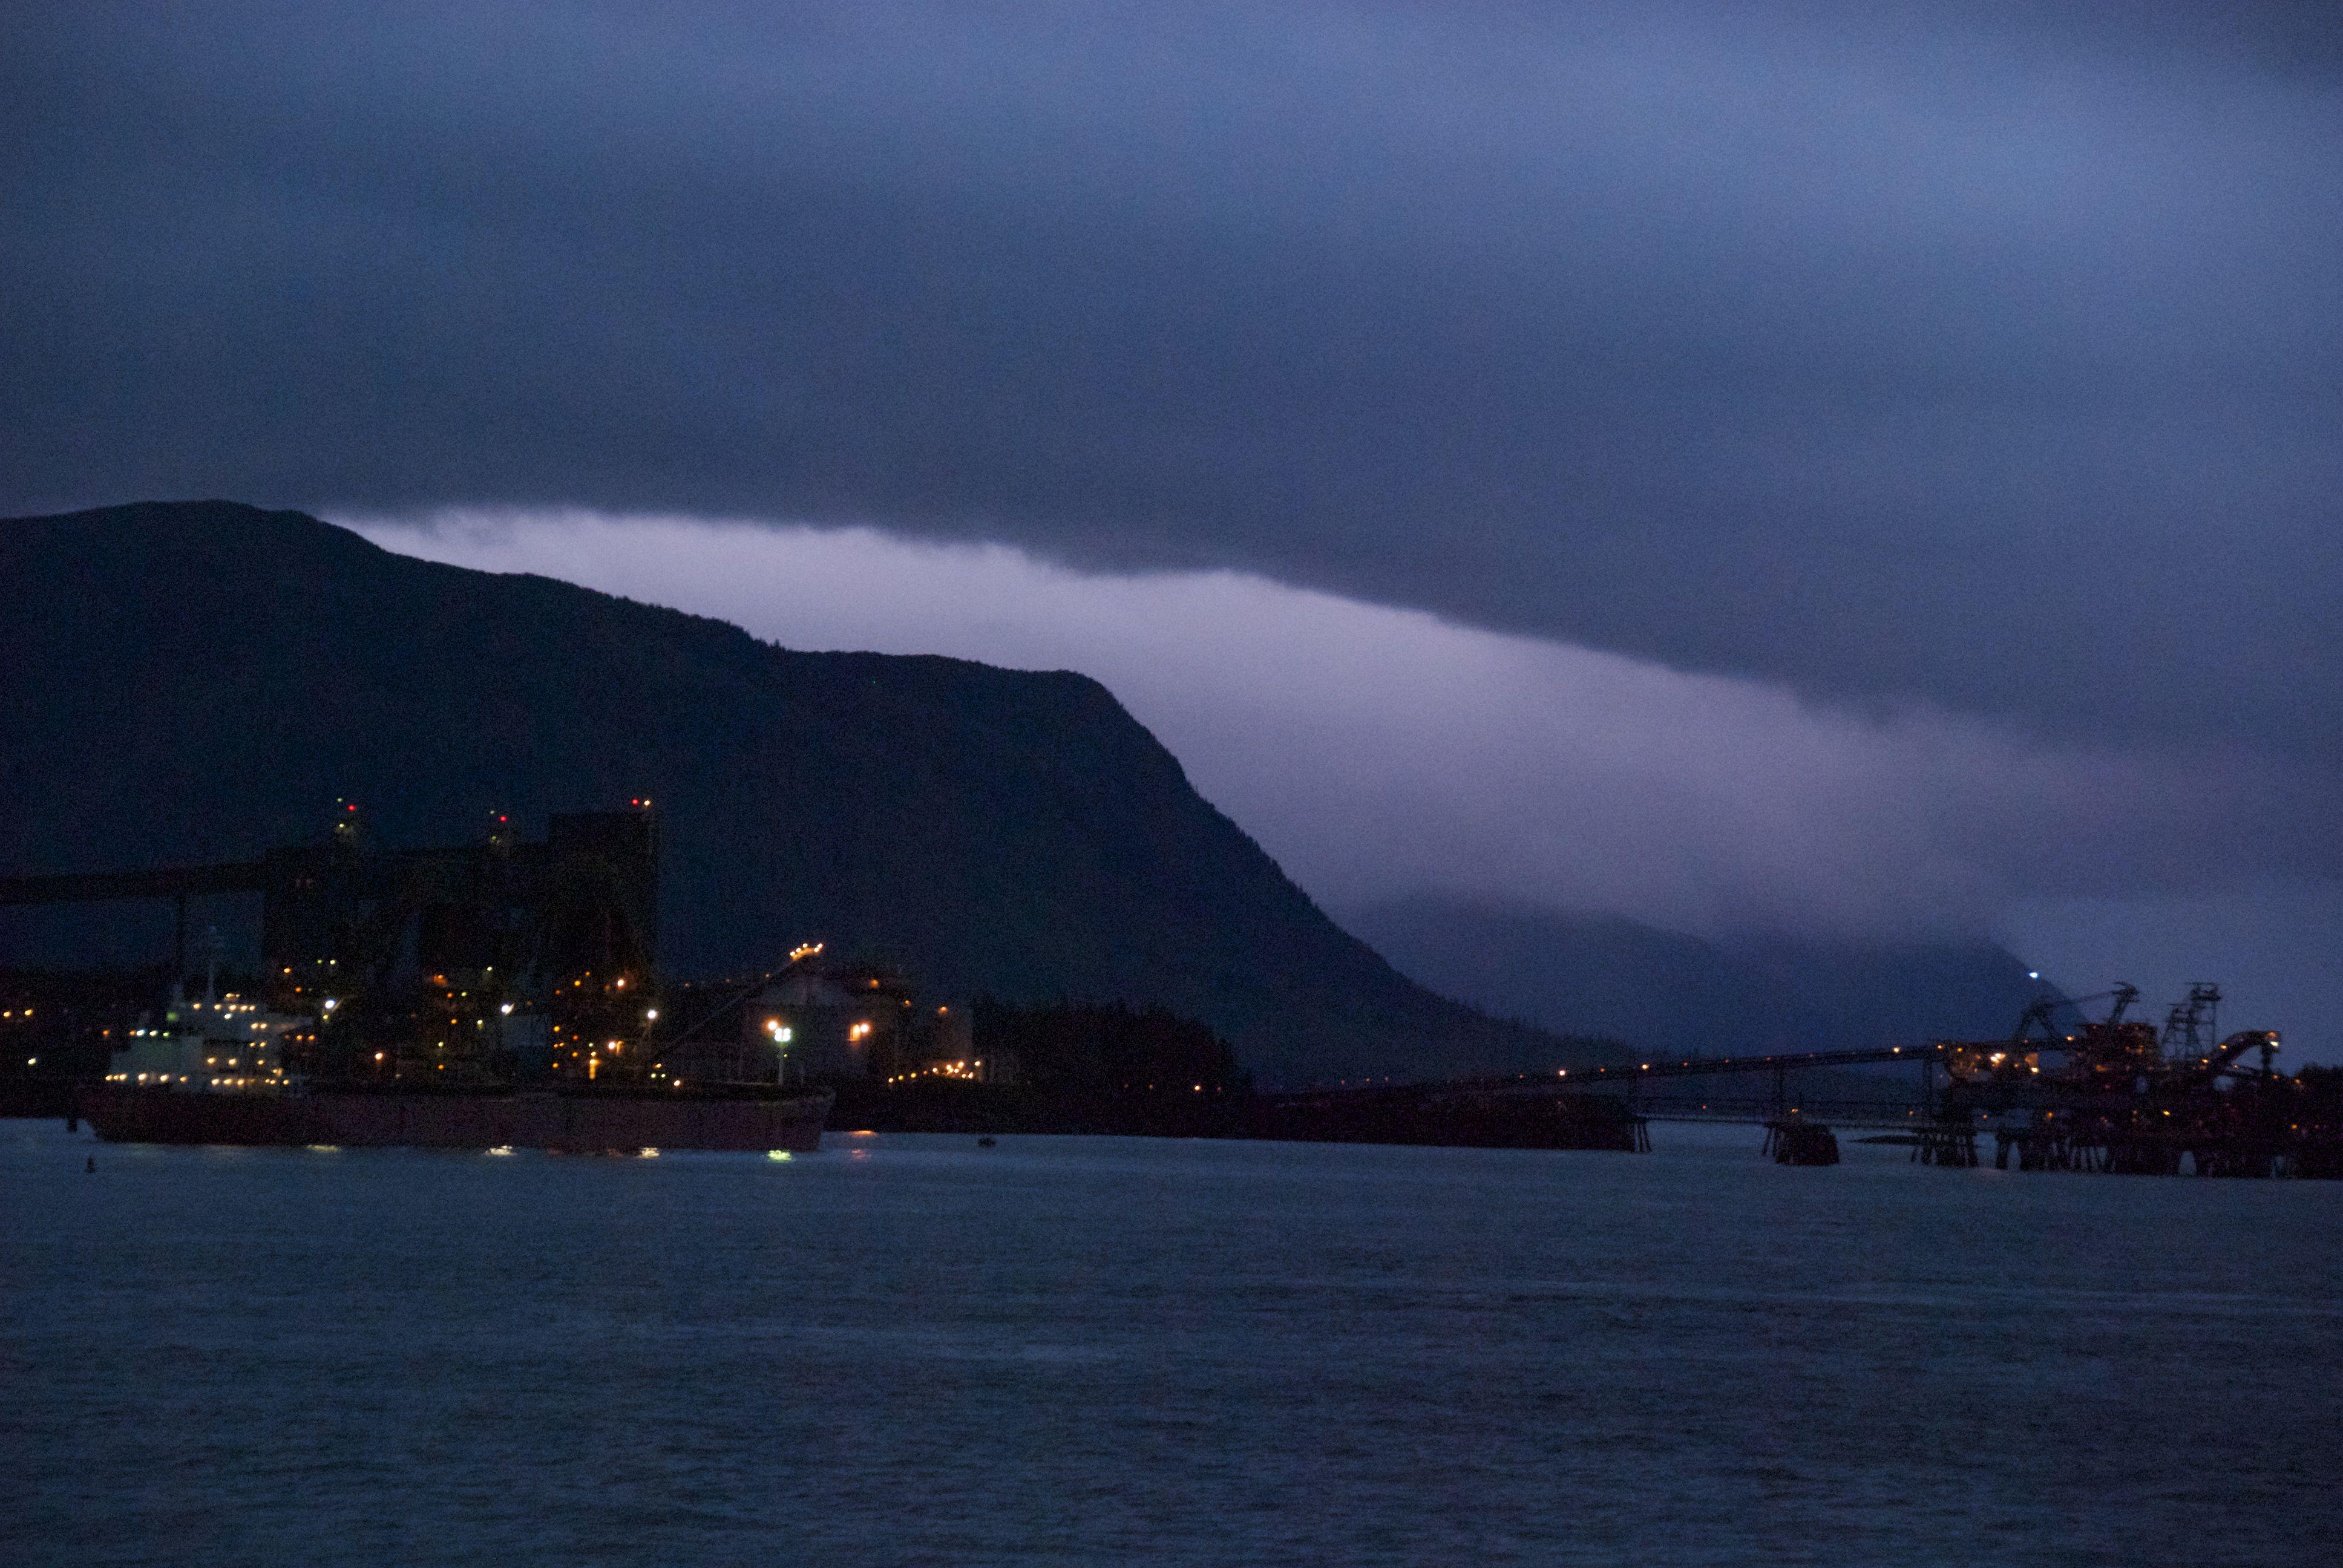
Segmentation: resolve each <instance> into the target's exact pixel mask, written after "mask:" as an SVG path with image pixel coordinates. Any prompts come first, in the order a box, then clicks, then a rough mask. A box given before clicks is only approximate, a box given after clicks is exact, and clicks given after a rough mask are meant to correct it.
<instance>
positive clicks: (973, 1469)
mask: <svg viewBox="0 0 2343 1568" xmlns="http://www.w3.org/2000/svg"><path fill="white" fill-rule="evenodd" d="M1654 1131H1655V1140H1656V1141H1657V1144H1658V1148H1657V1150H1656V1151H1655V1152H1654V1153H1653V1154H1652V1155H1649V1156H1641V1157H1639V1156H1634V1155H1620V1154H1541V1153H1531V1152H1519V1151H1439V1150H1404V1149H1362V1148H1344V1147H1334V1146H1306V1145H1270V1144H1232V1143H1210V1142H1159V1141H1124V1140H1112V1139H1079V1140H1042V1139H1018V1138H1008V1139H1003V1140H1002V1141H1001V1146H1000V1147H999V1148H997V1149H991V1150H980V1149H978V1148H977V1147H976V1146H975V1144H974V1141H973V1140H972V1139H944V1138H925V1139H922V1138H903V1137H890V1136H881V1137H876V1138H857V1139H853V1140H851V1141H848V1140H844V1139H839V1140H834V1141H833V1147H832V1148H831V1149H830V1150H829V1151H825V1152H824V1153H822V1154H820V1155H815V1156H810V1157H801V1158H799V1159H796V1160H792V1161H771V1160H769V1159H767V1158H766V1157H765V1156H764V1155H763V1154H761V1153H759V1154H749V1155H738V1156H735V1155H715V1154H699V1153H691V1152H688V1151H672V1150H670V1151H665V1152H664V1154H663V1156H662V1157H661V1158H660V1159H658V1160H656V1161H651V1160H641V1159H628V1160H581V1159H563V1158H556V1157H549V1156H546V1155H542V1154H533V1153H531V1152H529V1151H520V1152H518V1153H517V1154H514V1155H513V1156H511V1157H509V1158H499V1159H489V1158H487V1157H485V1156H482V1155H458V1154H442V1153H425V1152H407V1151H360V1150H352V1151H341V1152H339V1153H336V1154H330V1155H329V1154H324V1153H317V1152H311V1151H208V1150H166V1149H128V1148H111V1147H106V1146H96V1158H97V1162H98V1172H97V1174H96V1175H95V1176H90V1175H85V1174H84V1173H83V1169H82V1165H83V1161H84V1158H85V1156H86V1155H87V1154H89V1153H90V1152H91V1151H92V1146H91V1145H90V1144H89V1143H88V1142H87V1141H86V1140H85V1139H69V1138H67V1137H66V1136H65V1134H64V1133H63V1131H61V1130H60V1129H58V1128H57V1127H56V1126H55V1124H54V1123H25V1122H5V1123H0V1172H5V1200H6V1201H5V1206H0V1292H5V1305H6V1309H7V1310H6V1314H5V1330H0V1334H4V1335H5V1338H0V1353H5V1378H4V1379H0V1384H5V1391H6V1396H7V1397H6V1399H5V1403H0V1443H5V1452H6V1453H7V1454H8V1455H10V1456H11V1457H10V1460H9V1462H7V1463H6V1464H5V1465H0V1521H5V1522H6V1529H5V1535H7V1536H8V1537H10V1538H12V1539H13V1540H14V1541H15V1543H18V1545H19V1546H20V1547H23V1548H24V1549H23V1550H18V1551H15V1553H14V1556H13V1558H12V1560H14V1561H25V1562H33V1563H52V1562H53V1563H75V1564H85V1563H127V1562H154V1563H256V1562H328V1561H330V1562H395V1561H429V1562H435V1563H497V1564H516V1563H518V1564H528V1563H575V1562H580V1561H588V1560H590V1561H596V1562H606V1563H669V1562H678V1563H698V1562H709V1563H729V1562H736V1561H740V1562H746V1561H752V1560H753V1561H780V1562H788V1561H794V1560H800V1559H815V1558H828V1557H831V1556H845V1555H847V1554H849V1553H850V1554H851V1555H852V1557H853V1559H854V1560H856V1561H858V1562H862V1563H893V1562H905V1563H930V1562H931V1563H981V1562H1008V1561H1015V1562H1037V1563H1091V1562H1097V1561H1100V1560H1101V1559H1136V1558H1144V1559H1146V1560H1148V1561H1151V1562H1161V1563H1248V1562H1260V1563H1317V1562H1330V1563H1374V1562H1394V1563H1397V1562H1406V1563H1453V1562H1458V1561H1461V1560H1465V1559H1479V1560H1483V1561H1499V1562H1503V1561H1524V1562H1549V1561H1554V1560H1557V1559H1572V1558H1575V1559H1581V1560H1587V1561H1602V1562H1642V1563H1747V1562H1753V1561H1765V1562H1801V1561H1813V1562H1829V1563H1849V1562H1897V1563H1906V1562H1909V1563H1935V1562H1942V1563H1972V1562H1985V1561H1991V1562H1995V1563H2034V1562H2049V1561H2057V1562H2061V1563H2096V1562H2104V1563H2163V1562H2170V1563H2191V1564H2205V1563H2262V1562H2271V1561H2287V1562H2301V1563H2311V1562H2322V1561H2328V1562H2331V1561H2343V1523H2338V1513H2337V1511H2335V1510H2334V1509H2333V1508H2332V1505H2331V1502H2330V1493H2329V1492H2328V1488H2329V1486H2330V1485H2331V1483H2333V1481H2334V1479H2335V1478H2336V1475H2337V1473H2338V1462H2343V1459H2339V1458H2338V1456H2343V1400H2338V1397H2337V1396H2338V1388H2343V1374H2338V1366H2337V1353H2336V1350H2335V1347H2336V1345H2337V1343H2338V1331H2343V1304H2338V1303H2343V1186H2338V1185H2335V1184H2329V1183H2316V1182H2299V1183H2278V1182H2271V1183H2231V1182H2217V1181H2193V1180H2166V1181H2157V1180H2150V1179H2136V1178H2115V1177H2077V1176H2041V1175H2027V1176H2023V1177H2020V1176H2017V1175H2016V1174H2014V1173H2007V1172H1996V1171H1990V1170H1987V1171H1940V1170H1935V1169H1930V1168H1925V1167H1915V1166H1912V1165H1910V1164H1908V1163H1907V1162H1906V1152H1905V1151H1903V1150H1901V1149H1895V1148H1876V1147H1866V1146H1863V1145H1858V1144H1854V1143H1852V1142H1849V1143H1848V1144H1847V1146H1846V1152H1847V1156H1848V1161H1847V1163H1846V1164H1845V1165H1842V1166H1840V1167H1837V1168H1835V1169H1832V1170H1825V1171H1793V1170H1786V1169H1783V1168H1779V1167H1775V1166H1773V1165H1770V1164H1768V1163H1765V1161H1762V1160H1760V1159H1759V1157H1758V1154H1757V1141H1758V1137H1759V1134H1758V1133H1757V1132H1756V1131H1755V1130H1752V1129H1737V1128H1697V1127H1693V1128H1687V1127H1677V1126H1670V1125H1665V1124H1664V1125H1662V1126H1660V1127H1658V1128H1656V1129H1655V1130H1654ZM25 1543H29V1546H26V1545H25Z"/></svg>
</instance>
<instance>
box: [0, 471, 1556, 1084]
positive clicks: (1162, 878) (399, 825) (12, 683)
mask: <svg viewBox="0 0 2343 1568" xmlns="http://www.w3.org/2000/svg"><path fill="white" fill-rule="evenodd" d="M0 582H5V585H6V591H5V593H0V648H5V650H6V651H5V663H0V670H5V674H0V872H32V871H61V870H75V869H116V868H134V867H138V866H144V865H153V864H169V863H177V862H186V861H198V860H211V859H239V858H244V857H248V856H252V855H254V854H256V852H258V851H259V850H261V849H264V848H266V847H267V846H270V845H274V844H278V843H285V842H291V841H294V840H296V839H301V838H304V837H307V836H310V835H313V834H314V833H315V832H316V831H317V829H318V828H319V826H320V824H321V823H322V822H323V821H324V819H325V817H326V814H327V809H328V808H329V806H330V803H331V802H332V801H333V799H335V798H336V797H337V796H347V797H350V798H352V799H358V800H362V801H364V802H366V803H367V807H368V810H369V820H370V822H371V824H372V825H373V826H372V830H373V832H374V833H375V835H376V837H377V840H378V841H380V842H384V843H387V844H390V845H418V844H432V843H451V842H462V841H466V840H468V839H472V838H473V837H475V836H476V835H477V834H478V832H479V831H480V830H482V829H484V828H485V826H486V824H487V822H488V819H489V816H490V814H491V813H492V812H498V811H502V812H508V813H512V814H513V815H514V819H515V821H516V823H518V824H520V825H523V826H528V825H529V824H530V823H532V821H533V820H537V819H541V814H542V813H544V812H547V811H548V810H564V809H599V808H607V807H610V806H613V805H617V804H618V803H621V802H623V801H625V800H627V799H629V798H631V797H634V796H639V795H649V796H650V797H651V798H652V799H655V800H656V801H657V802H658V805H659V811H660V814H661V823H662V834H663V838H664V842H665V847H666V859H665V870H664V881H663V885H662V895H661V896H662V903H663V910H662V920H663V928H664V929H663V941H662V947H663V950H664V957H665V960H666V962H667V964H668V966H669V969H670V970H674V971H677V972H679V973H681V974H684V975H695V974H698V975H705V974H712V973H721V972H727V971H737V970H750V969H757V968H763V967H766V966H769V965H771V964H773V963H774V962H775V961H776V960H777V959H778V957H779V955H780V954H781V953H783V952H784V951H786V950H788V949H789V947H790V946H791V945H792V944H794V943H795V942H798V941H799V940H808V939H820V940H826V941H828V942H829V943H830V944H832V947H833V950H837V951H861V952H865V953H869V954H872V955H875V956H882V957H885V958H889V959H890V960H894V961H896V962H898V963H900V964H901V965H903V966H904V967H905V968H906V969H908V970H910V972H911V973H912V974H913V975H914V976H915V977H917V979H918V980H920V982H922V983H923V984H925V985H927V986H929V987H931V988H933V989H934V990H937V991H939V992H941V993H944V994H959V995H972V994H987V993H989V994H991V995H993V996H996V997H999V998H1001V1000H1007V1001H1012V1002H1036V1001H1045V1000H1058V999H1072V1000H1098V1001H1129V1002H1131V1003H1134V1004H1138V1005H1141V1006H1146V1005H1151V1004H1153V1005H1161V1006H1162V1007H1165V1008H1169V1009H1171V1010H1173V1011H1175V1012H1178V1013H1181V1014H1183V1015H1186V1016H1190V1017H1193V1018H1197V1019H1201V1020H1204V1021H1205V1022H1208V1023H1210V1024H1212V1026H1213V1027H1214V1028H1215V1029H1217V1030H1220V1031H1221V1032H1222V1034H1223V1035H1224V1036H1226V1037H1227V1038H1228V1039H1229V1040H1231V1041H1232V1043H1233V1044H1234V1045H1235V1047H1236V1049H1237V1051H1238V1053H1239V1055H1240V1056H1241V1058H1242V1060H1243V1061H1244V1063H1245V1065H1246V1066H1247V1067H1248V1068H1250V1069H1251V1070H1252V1071H1254V1072H1255V1073H1256V1074H1257V1075H1258V1076H1259V1077H1260V1078H1261V1079H1262V1081H1265V1082H1271V1083H1295V1082H1306V1081H1318V1080H1327V1079H1334V1078H1342V1077H1357V1076H1362V1075H1366V1074H1392V1075H1395V1076H1407V1077H1440V1076H1447V1075H1450V1074H1453V1073H1457V1072H1462V1071H1472V1070H1490V1069H1498V1068H1512V1067H1515V1066H1539V1067H1543V1066H1546V1065H1550V1064H1551V1063H1553V1062H1554V1061H1556V1060H1566V1059H1568V1058H1570V1057H1571V1056H1572V1054H1573V1047H1572V1045H1571V1043H1570V1042H1568V1041H1564V1040H1559V1039H1556V1038H1554V1037H1553V1036H1551V1035H1548V1034H1545V1033H1543V1032H1540V1031H1538V1030H1531V1029H1527V1028H1523V1027H1518V1026H1510V1025H1505V1024H1501V1023H1498V1022H1495V1021H1493V1020H1490V1019H1488V1018H1486V1017H1483V1016H1482V1015H1481V1014H1479V1013H1477V1012H1475V1011H1473V1010H1472V1009H1470V1008H1468V1007H1465V1006H1462V1005H1459V1004H1457V1003H1454V1002H1452V1001H1448V1000H1443V999H1442V998H1439V997H1436V996H1433V995H1432V994H1430V993H1429V992H1427V991H1425V990H1423V989H1422V988H1421V987H1419V986H1417V985H1416V984H1414V983H1413V982H1412V981H1410V980H1404V979H1403V978H1402V977H1401V976H1400V975H1399V974H1397V973H1396V972H1394V971H1393V970H1392V968H1391V967H1390V966H1389V965H1388V964H1386V963H1385V962H1384V961H1383V960H1382V959H1381V958H1379V957H1377V956H1376V955H1375V954H1374V953H1373V951H1371V950H1369V949H1368V948H1366V947H1365V946H1363V944H1361V943H1360V942H1358V941H1357V940H1353V938H1352V937H1350V936H1348V935H1346V934H1345V933H1344V932H1343V931H1342V930H1340V929H1338V928H1337V927H1336V926H1335V925H1334V923H1333V922H1332V920H1328V919H1327V918H1326V916H1325V915H1324V914H1323V913H1322V912H1321V911H1320V910H1318V909H1317V907H1316V906H1315V905H1313V904H1312V902H1311V901H1310V900H1309V898H1308V897H1307V896H1306V895H1304V894H1303V893H1302V890H1300V889H1298V888H1296V887H1295V886H1294V885H1293V883H1292V882H1291V881H1289V880H1288V879H1286V878H1285V876H1284V875H1283V874H1282V872H1281V871H1280V870H1279V869H1278V868H1277V866H1276V865H1275V864H1274V863H1273V862H1272V860H1271V859H1270V858H1269V857H1268V856H1267V855H1266V854H1264V853H1263V852H1262V849H1260V847H1259V846H1258V845H1256V844H1255V843H1254V842H1253V841H1252V839H1250V838H1248V837H1247V836H1246V835H1245V834H1244V833H1243V832H1242V830H1240V829H1238V828H1237V827H1236V825H1235V824H1234V823H1232V822H1231V821H1230V820H1229V819H1227V818H1226V817H1224V816H1222V814H1221V813H1220V812H1219V811H1217V810H1215V809H1212V806H1211V805H1209V804H1208V803H1207V802H1205V801H1204V800H1203V799H1202V798H1200V797H1199V796H1198V795H1197V794H1196V793H1195V791H1194V790H1193V789H1191V788H1190V787H1189V784H1188V780H1187V778H1186V776H1185V775H1184V774H1183V773H1182V770H1181V768H1180V764H1179V763H1178V761H1176V760H1175V759H1173V758H1172V754H1171V753H1170V752H1168V751H1166V750H1165V749H1163V748H1162V746H1161V745H1160V744H1158V743H1157V741H1156V740H1155V739H1154V737H1153V736H1151V735H1150V734H1149V733H1148V732H1147V730H1146V729H1143V728H1142V727H1141V725H1140V724H1138V723H1137V722H1136V721H1135V720H1134V719H1131V716H1130V715H1129V714H1128V713H1126V712H1125V711H1124V710H1123V709H1122V708H1121V706H1120V705H1119V704H1118V703H1117V702H1116V701H1115V699H1113V697H1111V695H1110V694H1109V693H1108V692H1107V690H1106V689H1105V688H1103V687H1101V686H1100V685H1099V684H1098V683H1097V682H1096V681H1094V680H1091V679H1088V678H1084V677H1082V676H1079V675H1071V674H1063V673H1059V674H1031V673H1019V672H1012V671H1009V670H1002V669H995V668H989V667H987V666H984V665H980V664H970V663H966V662H962V661H960V660H956V659H948V658H901V657H891V656H884V655H877V654H814V653H795V652H789V651H786V650H784V649H781V648H775V647H772V646H769V645H768V644H764V643H760V642H759V641H758V640H756V639H755V638H752V637H750V636H749V634H748V633H746V632H744V631H741V630H739V628H735V627H731V626H728V625H725V624H723V623H721V622H719V621H714V620H708V619H703V618H698V617H693V616H689V615H683V614H680V613H678V612H676V611H673V610H667V609H659V608H651V607H649V606H645V605H640V604H636V603H632V602H630V601H628V600H625V599H620V598H611V597H609V596H608V595H605V594H598V593H593V592H589V591H588V590H586V589H583V588H575V587H571V586H569V585H568V584H564V583H559V582H555V581H551V580H549V579H547V578H538V577H527V576H498V575H494V574H490V573H486V572H478V571H469V570H465V569H462V568H454V567H447V566H439V565H435V564H430V563H427V562H423V561H418V560H415V559H411V558H407V557H402V556H397V555H393V554H390V553H389V552H387V551H385V550H383V549H380V548H377V547H376V546H375V545H373V544H370V543H368V542H367V540H365V539H363V538H359V537H358V536H357V535H356V534H353V533H350V532H348V531H347V530H346V529H342V528H334V527H332V526H330V525H327V524H326V523H323V522H320V521H318V520H317V519H316V518H310V517H306V516H303V515H301V514H299V513H297V512H268V511H259V510H256V509H255V508H250V507H244V506H237V505H234V504H231V503H227V502H218V501H207V502H190V503H179V504H146V505H140V506H130V507H119V508H108V509H105V510H100V511H89V512H80V513H75V514H72V515H70V516H65V517H55V518H24V519H17V520H15V521H11V522H5V523H0ZM155 929H156V928H155V923H154V920H153V914H152V911H151V910H149V911H147V913H146V917H145V923H144V924H143V925H141V924H140V918H139V916H138V914H137V912H136V911H135V910H116V911H112V912H110V913H108V914H106V915H105V916H103V917H93V916H88V915H75V916H66V915H64V914H61V913H59V912H55V911H25V910H11V911H0V961H10V960H14V961H19V962H24V961H35V960H43V961H52V962H54V961H57V960H61V959H74V958H82V959H86V958H91V957H96V956H120V955H119V954H118V953H115V954H108V953H107V952H106V949H107V947H108V945H109V944H112V945H113V946H114V947H115V948H116V949H118V948H119V947H120V946H121V945H122V944H123V943H124V942H126V941H128V940H134V939H136V940H146V941H147V942H148V943H149V944H150V948H151V943H152V932H153V931H154V930H155ZM61 933H63V934H61ZM125 933H129V935H127V936H126V934H125ZM140 933H145V934H144V935H143V936H141V935H140ZM61 943H62V944H63V945H65V947H67V948H69V949H70V950H69V951H63V952H61V951H59V950H57V949H58V947H59V945H60V944H61ZM146 956H149V957H151V956H155V955H154V954H153V953H152V951H151V950H150V951H148V952H147V954H146Z"/></svg>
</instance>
